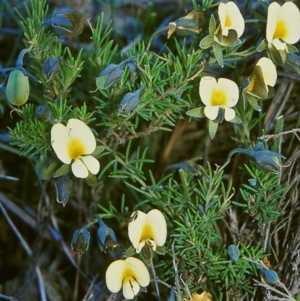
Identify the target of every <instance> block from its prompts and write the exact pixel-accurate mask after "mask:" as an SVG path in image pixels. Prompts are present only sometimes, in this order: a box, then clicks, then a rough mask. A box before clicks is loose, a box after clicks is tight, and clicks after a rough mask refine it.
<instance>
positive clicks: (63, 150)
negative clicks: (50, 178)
mask: <svg viewBox="0 0 300 301" xmlns="http://www.w3.org/2000/svg"><path fill="white" fill-rule="evenodd" d="M68 139H69V138H68V130H67V128H66V127H65V126H64V125H63V124H61V123H56V124H54V125H53V126H52V129H51V145H52V147H53V149H54V151H55V153H56V155H57V157H58V159H59V160H61V161H62V162H63V163H65V164H70V163H71V160H72V158H71V157H70V156H69V152H68V147H67V144H68Z"/></svg>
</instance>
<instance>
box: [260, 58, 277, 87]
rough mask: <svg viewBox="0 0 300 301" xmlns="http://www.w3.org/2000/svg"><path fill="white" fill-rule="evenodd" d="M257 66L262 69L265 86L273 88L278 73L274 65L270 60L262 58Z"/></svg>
mask: <svg viewBox="0 0 300 301" xmlns="http://www.w3.org/2000/svg"><path fill="white" fill-rule="evenodd" d="M256 65H257V66H260V67H261V70H262V74H263V78H264V81H265V84H266V85H268V86H271V87H273V86H274V85H275V84H276V80H277V72H276V67H275V65H274V63H273V62H272V61H271V60H270V59H269V58H267V57H262V58H261V59H260V60H259V61H258V62H257V64H256Z"/></svg>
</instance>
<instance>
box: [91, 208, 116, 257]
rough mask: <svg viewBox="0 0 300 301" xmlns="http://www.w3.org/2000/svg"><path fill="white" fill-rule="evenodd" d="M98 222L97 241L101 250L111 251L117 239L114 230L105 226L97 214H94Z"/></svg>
mask: <svg viewBox="0 0 300 301" xmlns="http://www.w3.org/2000/svg"><path fill="white" fill-rule="evenodd" d="M95 217H96V218H97V220H98V222H99V228H98V230H97V242H98V246H99V248H100V250H101V252H105V253H106V252H108V253H110V252H112V251H113V250H114V249H115V248H116V247H118V243H117V239H116V236H115V233H114V231H113V230H112V229H111V228H109V227H107V226H106V224H105V223H104V222H103V221H102V219H101V218H100V216H99V215H97V214H96V215H95Z"/></svg>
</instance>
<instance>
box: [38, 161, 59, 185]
mask: <svg viewBox="0 0 300 301" xmlns="http://www.w3.org/2000/svg"><path fill="white" fill-rule="evenodd" d="M56 166H57V162H56V161H49V160H48V159H47V158H41V159H40V160H38V161H37V162H36V164H35V172H36V173H37V175H38V177H39V178H40V179H41V180H49V179H50V178H52V177H53V175H54V172H55V169H56Z"/></svg>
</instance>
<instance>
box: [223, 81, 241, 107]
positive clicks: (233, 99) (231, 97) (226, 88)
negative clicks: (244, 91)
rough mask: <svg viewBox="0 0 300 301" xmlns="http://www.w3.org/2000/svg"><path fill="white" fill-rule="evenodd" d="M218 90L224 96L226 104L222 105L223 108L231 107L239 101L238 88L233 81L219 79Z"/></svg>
mask: <svg viewBox="0 0 300 301" xmlns="http://www.w3.org/2000/svg"><path fill="white" fill-rule="evenodd" d="M218 89H219V90H220V91H222V92H223V93H225V95H226V102H227V103H226V104H224V105H225V106H227V107H233V106H235V105H236V104H237V102H238V100H239V88H238V86H237V84H236V83H235V82H234V81H232V80H230V79H227V78H219V80H218Z"/></svg>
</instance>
